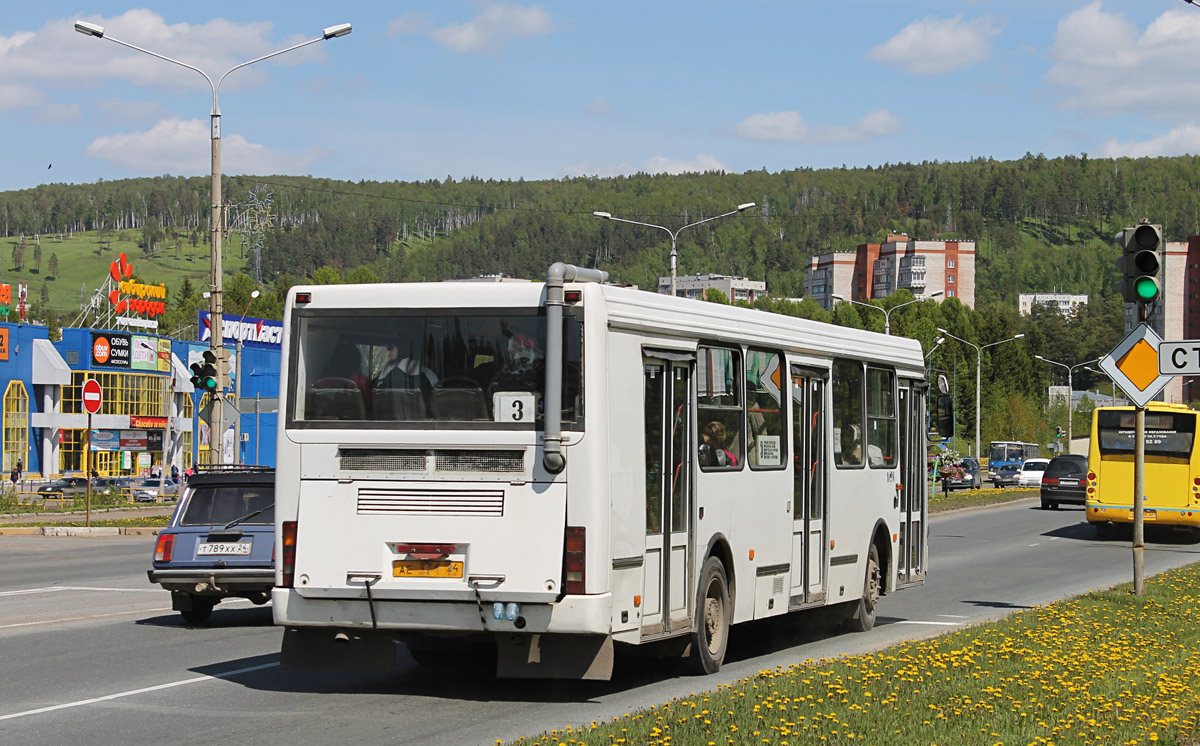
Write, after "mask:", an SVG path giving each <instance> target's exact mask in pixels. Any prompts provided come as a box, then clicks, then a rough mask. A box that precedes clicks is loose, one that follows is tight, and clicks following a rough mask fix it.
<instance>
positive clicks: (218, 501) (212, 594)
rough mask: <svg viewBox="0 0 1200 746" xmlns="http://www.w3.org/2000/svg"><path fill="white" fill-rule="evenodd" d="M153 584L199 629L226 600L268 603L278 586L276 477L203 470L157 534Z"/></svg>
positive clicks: (258, 471) (269, 472)
mask: <svg viewBox="0 0 1200 746" xmlns="http://www.w3.org/2000/svg"><path fill="white" fill-rule="evenodd" d="M148 576H149V578H150V582H151V583H158V584H159V585H161V586H162V587H163V588H164V589H166V590H168V591H170V592H171V608H172V609H174V610H175V611H178V612H179V613H180V614H181V615H182V616H183V618H184V619H185V620H187V621H188V622H189V623H192V624H200V623H203V622H204V621H206V620H207V619H208V618H209V616H211V615H212V610H213V607H214V606H215V605H216V604H218V603H220V601H221V599H224V598H230V597H234V598H247V599H250V600H251V601H253V602H254V603H255V604H264V603H266V602H267V601H268V600H270V598H271V587H272V586H273V585H274V584H275V470H274V469H267V468H256V469H240V470H225V471H218V470H213V471H198V472H196V473H195V474H193V475H192V476H191V478H189V479H188V483H187V489H185V490H184V493H183V497H182V498H181V499H180V501H179V505H177V506H176V508H175V513H174V515H172V516H171V522H170V524H169V525H168V526H167V528H165V529H164V530H163V531H161V532H160V533H159V535H158V542H157V543H156V544H155V548H154V564H153V567H152V568H151V569H150V570H149V571H148Z"/></svg>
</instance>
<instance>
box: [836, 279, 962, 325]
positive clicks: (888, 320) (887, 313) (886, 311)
mask: <svg viewBox="0 0 1200 746" xmlns="http://www.w3.org/2000/svg"><path fill="white" fill-rule="evenodd" d="M941 294H942V291H941V290H939V291H937V292H936V293H930V294H929V295H926V296H924V297H923V298H913V299H912V300H908V301H905V302H903V303H897V304H896V305H894V306H892V307H891V308H881V307H880V306H875V305H872V304H870V303H863V302H862V301H860V300H854V299H853V298H846V297H845V296H841V295H838V294H837V293H834V294H833V299H834V300H840V301H845V302H846V303H853V304H855V305H856V306H866V307H867V308H874V309H875V310H876V311H883V333H884V334H891V333H892V311H895V310H896V309H897V308H903V307H904V306H908V305H912V304H913V303H920V302H921V301H923V300H929V299H930V298H936V297H938V296H939V295H941Z"/></svg>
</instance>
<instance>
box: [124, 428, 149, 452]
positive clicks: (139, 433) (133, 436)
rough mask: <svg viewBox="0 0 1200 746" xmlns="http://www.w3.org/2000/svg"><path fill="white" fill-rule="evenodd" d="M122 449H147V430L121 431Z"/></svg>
mask: <svg viewBox="0 0 1200 746" xmlns="http://www.w3.org/2000/svg"><path fill="white" fill-rule="evenodd" d="M121 450H122V451H144V450H146V431H145V430H122V431H121Z"/></svg>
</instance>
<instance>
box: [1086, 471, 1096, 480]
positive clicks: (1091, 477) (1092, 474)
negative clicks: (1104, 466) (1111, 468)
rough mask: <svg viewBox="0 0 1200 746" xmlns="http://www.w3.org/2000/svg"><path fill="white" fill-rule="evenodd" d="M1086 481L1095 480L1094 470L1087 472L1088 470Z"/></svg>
mask: <svg viewBox="0 0 1200 746" xmlns="http://www.w3.org/2000/svg"><path fill="white" fill-rule="evenodd" d="M1088 481H1089V482H1095V481H1096V472H1094V471H1089V472H1088Z"/></svg>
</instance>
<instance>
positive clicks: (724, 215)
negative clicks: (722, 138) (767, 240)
mask: <svg viewBox="0 0 1200 746" xmlns="http://www.w3.org/2000/svg"><path fill="white" fill-rule="evenodd" d="M754 206H755V205H754V203H753V202H745V203H743V204H740V205H738V206H737V208H736V209H733V210H730V211H729V212H725V213H721V214H720V215H713V216H712V217H711V218H705V219H703V220H697V221H696V222H694V223H688V224H687V225H685V226H683V228H680V229H678V230H675V231H672V230H671V229H670V228H667V227H665V226H662V225H655V224H653V223H643V222H640V221H638V220H628V219H626V218H614V217H613V216H612V213H608V212H599V211H597V212H593V213H592V214H593V215H595V216H596V217H598V218H601V219H603V220H615V221H616V222H618V223H631V224H633V225H642V226H645V227H647V228H658V229H659V230H662V231H666V232H667V235H669V236H670V237H671V295H672V296H674V295H675V257H676V253H675V240H676V239H677V238H679V234H680V233H682V232H683V231H684V230H685V229H687V228H691V227H692V226H696V225H700V224H701V223H708V222H711V221H713V220H717V219H719V218H727V217H729V216H730V215H736V214H738V213H739V212H742V211H744V210H749V209H750V208H751V207H754Z"/></svg>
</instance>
